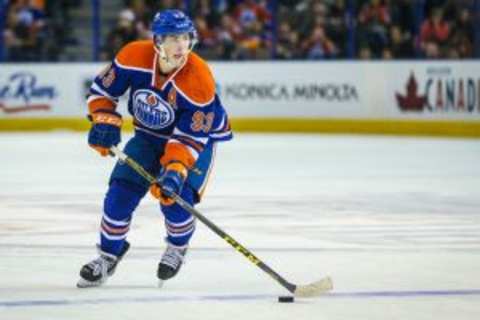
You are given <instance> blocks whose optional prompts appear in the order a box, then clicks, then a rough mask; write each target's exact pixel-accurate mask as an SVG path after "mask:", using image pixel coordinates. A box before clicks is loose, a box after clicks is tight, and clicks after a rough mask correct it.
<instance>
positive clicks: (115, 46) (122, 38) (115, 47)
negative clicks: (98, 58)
mask: <svg viewBox="0 0 480 320" xmlns="http://www.w3.org/2000/svg"><path fill="white" fill-rule="evenodd" d="M137 39H139V33H138V32H137V29H136V26H135V14H134V13H133V11H132V10H130V9H124V10H123V11H122V12H120V14H119V15H118V20H117V25H116V27H115V28H114V29H113V30H112V31H110V33H109V34H108V36H107V41H106V45H105V48H104V50H103V53H102V58H103V60H112V59H113V58H114V57H115V55H116V54H117V52H118V51H119V50H120V49H121V48H122V47H123V46H124V45H125V44H127V43H128V42H131V41H134V40H137Z"/></svg>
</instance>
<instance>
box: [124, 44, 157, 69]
mask: <svg viewBox="0 0 480 320" xmlns="http://www.w3.org/2000/svg"><path fill="white" fill-rule="evenodd" d="M154 57H155V49H154V48H153V41H152V40H140V41H133V42H130V43H128V44H127V45H125V46H124V47H123V48H122V49H121V50H120V52H119V53H118V54H117V56H116V59H115V62H116V63H117V64H118V65H119V67H121V68H125V69H132V70H139V71H147V72H151V70H152V69H153V63H154Z"/></svg>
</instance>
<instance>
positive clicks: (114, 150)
mask: <svg viewBox="0 0 480 320" xmlns="http://www.w3.org/2000/svg"><path fill="white" fill-rule="evenodd" d="M110 150H111V151H112V153H113V154H115V155H116V156H117V157H118V158H119V159H120V160H121V161H123V162H125V163H126V164H127V165H129V166H130V167H131V168H132V169H133V170H135V171H136V172H137V173H138V174H139V175H141V176H142V177H143V178H145V179H146V180H147V181H148V182H150V183H155V181H156V180H155V178H154V177H153V176H152V175H151V174H150V173H148V172H147V171H146V170H145V169H144V168H143V167H142V166H141V165H140V164H138V163H137V162H136V161H135V160H133V159H132V158H130V157H128V156H127V155H126V154H125V153H124V152H123V151H121V150H120V149H118V148H117V147H115V146H113V147H111V148H110ZM173 199H174V200H175V201H176V203H177V204H178V205H179V206H180V207H182V208H183V209H184V210H186V211H188V212H189V213H190V214H191V215H193V216H194V217H196V218H198V220H200V221H201V222H202V223H203V224H205V225H206V226H207V227H208V228H209V229H210V230H212V231H213V232H215V234H217V235H218V236H219V237H220V238H222V239H223V240H225V242H227V243H228V244H229V245H231V246H232V247H233V248H234V249H235V250H236V251H238V252H240V253H241V254H242V255H243V256H244V257H245V258H247V259H248V260H249V261H250V262H252V263H253V264H254V265H256V266H257V267H259V268H260V269H261V270H263V271H264V272H265V273H267V274H268V275H269V276H270V277H272V278H273V279H274V280H275V281H277V282H278V283H279V284H280V285H282V286H283V287H284V288H285V289H287V290H288V291H290V292H291V293H294V292H295V289H296V285H294V284H292V283H290V282H288V281H287V280H285V279H284V278H283V277H282V276H281V275H279V274H278V273H277V272H276V271H275V270H273V269H272V268H270V267H269V266H268V265H267V264H265V263H264V262H263V261H262V260H260V259H259V258H258V257H257V256H255V255H254V254H253V253H252V252H251V251H250V250H248V249H247V248H245V247H244V246H243V245H242V244H240V243H239V242H238V241H237V240H235V239H234V238H233V237H232V236H230V235H229V234H228V233H226V232H225V231H223V230H222V229H221V228H219V227H218V226H217V225H215V224H214V223H213V222H212V221H210V220H209V219H208V218H207V217H205V216H204V215H203V214H201V213H200V212H199V211H198V210H197V209H195V208H193V207H192V206H191V205H190V204H189V203H188V202H186V201H185V200H183V199H182V198H181V197H180V196H178V195H177V194H174V195H173Z"/></svg>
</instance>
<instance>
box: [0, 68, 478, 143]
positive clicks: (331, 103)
mask: <svg viewBox="0 0 480 320" xmlns="http://www.w3.org/2000/svg"><path fill="white" fill-rule="evenodd" d="M104 67H105V64H41V65H21V64H8V65H3V66H2V67H1V70H2V72H0V131H24V130H35V131H37V130H51V129H73V130H86V129H87V128H88V127H89V125H88V123H87V121H86V120H85V114H86V112H87V109H86V105H85V95H86V94H87V92H88V88H89V85H90V83H91V81H92V79H93V78H94V76H95V75H96V74H97V73H99V71H100V70H101V69H102V68H104ZM211 67H212V71H213V73H214V75H215V78H216V80H217V92H218V93H219V95H220V96H221V99H222V102H223V104H224V105H225V106H226V108H227V110H228V112H229V115H230V117H231V118H232V123H233V127H234V129H235V130H236V131H249V132H329V133H384V134H410V135H445V136H465V137H479V136H480V76H479V75H480V63H479V62H476V61H453V62H448V63H446V62H443V61H442V63H439V62H433V61H430V62H424V61H423V62H408V61H402V62H388V63H387V62H237V63H226V62H216V63H212V64H211ZM65 70H68V72H66V71H65ZM246 71H248V72H246ZM125 100H126V99H125V98H123V99H121V102H120V106H119V111H120V112H121V113H122V114H127V112H126V107H125ZM127 122H128V121H127ZM126 129H127V130H128V129H131V127H128V126H127V128H126Z"/></svg>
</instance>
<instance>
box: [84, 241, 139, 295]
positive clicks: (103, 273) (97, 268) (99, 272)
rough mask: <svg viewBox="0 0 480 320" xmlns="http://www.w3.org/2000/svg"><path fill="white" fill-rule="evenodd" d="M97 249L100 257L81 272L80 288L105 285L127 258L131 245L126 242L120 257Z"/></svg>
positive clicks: (85, 266)
mask: <svg viewBox="0 0 480 320" xmlns="http://www.w3.org/2000/svg"><path fill="white" fill-rule="evenodd" d="M97 248H98V253H99V257H98V258H96V259H95V260H92V261H90V262H89V263H87V264H86V265H84V266H83V267H82V269H81V270H80V280H79V281H78V283H77V287H78V288H89V287H98V286H100V285H102V284H103V283H105V281H107V279H108V277H110V276H111V275H113V273H114V272H115V269H116V268H117V264H118V262H120V260H121V259H122V258H123V256H125V253H127V251H128V249H129V248H130V244H129V243H128V242H126V241H125V244H124V246H123V250H122V252H121V253H120V255H119V256H118V257H117V256H114V255H112V254H109V253H106V252H103V251H101V250H100V248H99V247H97Z"/></svg>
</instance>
